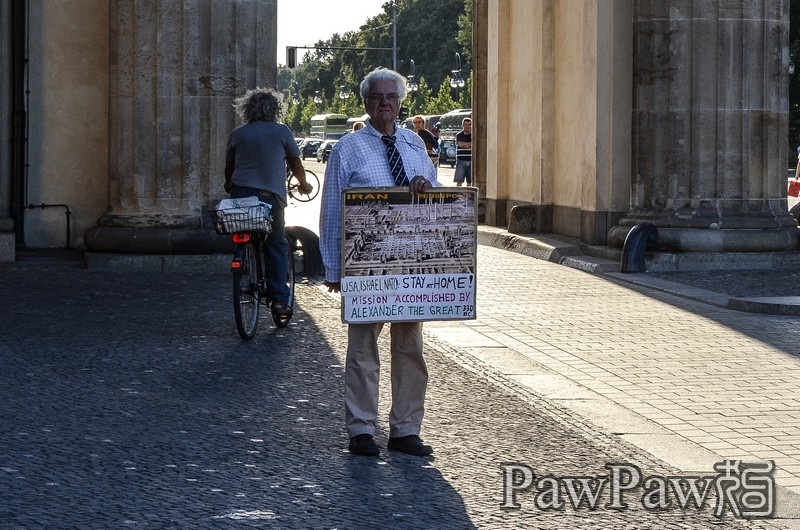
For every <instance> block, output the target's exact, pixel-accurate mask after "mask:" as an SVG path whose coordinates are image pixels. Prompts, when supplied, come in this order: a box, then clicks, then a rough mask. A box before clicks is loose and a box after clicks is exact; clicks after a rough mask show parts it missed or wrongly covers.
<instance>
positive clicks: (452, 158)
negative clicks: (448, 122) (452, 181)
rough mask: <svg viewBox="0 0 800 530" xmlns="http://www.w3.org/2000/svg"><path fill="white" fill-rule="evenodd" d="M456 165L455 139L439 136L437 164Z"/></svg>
mask: <svg viewBox="0 0 800 530" xmlns="http://www.w3.org/2000/svg"><path fill="white" fill-rule="evenodd" d="M444 164H450V167H456V139H455V138H442V137H439V165H440V166H443V165H444Z"/></svg>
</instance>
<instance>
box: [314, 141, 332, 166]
mask: <svg viewBox="0 0 800 530" xmlns="http://www.w3.org/2000/svg"><path fill="white" fill-rule="evenodd" d="M334 145H336V140H325V141H324V142H322V143H321V144H319V147H318V148H317V162H322V163H323V164H324V163H325V162H327V161H328V156H330V154H331V149H333V146H334Z"/></svg>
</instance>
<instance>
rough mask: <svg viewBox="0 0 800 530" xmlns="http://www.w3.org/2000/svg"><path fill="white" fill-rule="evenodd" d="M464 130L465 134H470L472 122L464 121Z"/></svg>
mask: <svg viewBox="0 0 800 530" xmlns="http://www.w3.org/2000/svg"><path fill="white" fill-rule="evenodd" d="M464 132H465V133H467V134H472V122H471V121H465V122H464Z"/></svg>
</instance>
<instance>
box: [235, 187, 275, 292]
mask: <svg viewBox="0 0 800 530" xmlns="http://www.w3.org/2000/svg"><path fill="white" fill-rule="evenodd" d="M253 196H256V197H258V199H259V200H260V201H261V202H265V203H267V204H269V205H270V206H272V209H271V210H270V215H272V232H271V233H270V234H269V235H268V236H267V242H266V245H264V258H265V259H266V260H267V288H268V289H269V296H270V299H271V300H272V301H273V302H281V303H283V304H288V303H289V287H288V286H287V285H286V278H287V277H288V276H289V245H288V244H287V243H286V230H285V226H284V224H285V221H284V217H283V204H281V202H280V201H279V200H278V198H277V197H276V196H275V195H274V194H273V193H270V192H268V191H264V190H259V189H257V188H245V187H243V186H233V187H232V188H231V199H242V198H244V197H253Z"/></svg>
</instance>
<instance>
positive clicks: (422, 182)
mask: <svg viewBox="0 0 800 530" xmlns="http://www.w3.org/2000/svg"><path fill="white" fill-rule="evenodd" d="M408 187H409V189H410V190H411V193H421V192H424V191H428V190H429V189H431V188H433V185H431V183H430V181H429V180H428V179H426V178H425V177H423V176H422V175H417V176H416V177H414V178H413V179H411V182H410V183H409V185H408Z"/></svg>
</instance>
